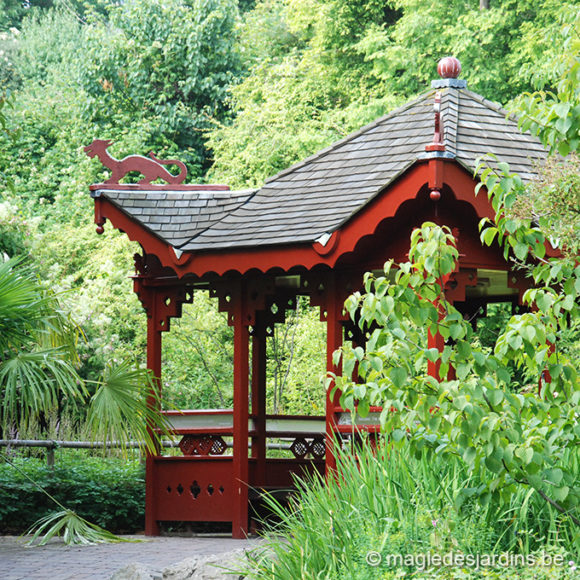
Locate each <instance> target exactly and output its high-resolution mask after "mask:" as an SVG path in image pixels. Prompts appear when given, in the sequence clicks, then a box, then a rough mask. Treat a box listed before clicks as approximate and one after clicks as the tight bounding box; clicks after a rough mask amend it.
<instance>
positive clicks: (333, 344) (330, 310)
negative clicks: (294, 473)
mask: <svg viewBox="0 0 580 580" xmlns="http://www.w3.org/2000/svg"><path fill="white" fill-rule="evenodd" d="M342 307H343V303H342V301H341V300H340V298H339V291H338V288H337V287H336V280H335V277H334V274H332V275H331V276H330V277H329V279H328V288H327V294H326V371H327V372H332V373H340V366H339V367H336V366H335V365H334V363H333V360H332V359H333V353H334V351H335V350H336V349H337V348H339V347H341V346H342V324H341V322H340V314H341V312H342ZM333 387H334V383H331V384H330V385H329V387H328V391H327V393H326V475H327V476H328V475H329V473H330V472H331V471H334V470H335V469H336V455H335V451H334V446H335V443H336V442H335V438H336V431H335V429H334V422H335V415H336V408H337V407H339V405H340V394H339V393H336V394H335V395H334V397H331V396H330V392H331V391H332V388H333Z"/></svg>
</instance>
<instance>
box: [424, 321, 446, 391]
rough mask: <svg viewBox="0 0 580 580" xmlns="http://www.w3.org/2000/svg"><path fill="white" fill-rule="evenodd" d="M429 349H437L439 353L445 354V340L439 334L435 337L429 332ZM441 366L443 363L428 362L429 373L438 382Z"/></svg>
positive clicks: (438, 361)
mask: <svg viewBox="0 0 580 580" xmlns="http://www.w3.org/2000/svg"><path fill="white" fill-rule="evenodd" d="M427 348H436V349H437V350H438V351H439V352H443V349H444V348H445V339H444V338H443V337H442V336H441V335H440V334H439V333H438V332H437V333H436V334H435V335H433V334H431V331H427ZM440 366H441V361H440V360H437V361H435V362H431V361H428V362H427V372H428V373H429V375H431V376H432V377H434V378H435V379H437V380H440V377H439V367H440Z"/></svg>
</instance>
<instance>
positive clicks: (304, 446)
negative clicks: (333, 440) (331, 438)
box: [290, 437, 326, 459]
mask: <svg viewBox="0 0 580 580" xmlns="http://www.w3.org/2000/svg"><path fill="white" fill-rule="evenodd" d="M290 451H292V454H293V455H294V457H296V459H304V458H305V457H306V456H307V455H308V454H310V455H312V457H314V458H315V459H323V458H324V454H325V453H326V445H325V443H324V438H322V437H314V438H313V439H310V440H308V439H305V438H304V437H296V439H294V441H293V442H292V445H290Z"/></svg>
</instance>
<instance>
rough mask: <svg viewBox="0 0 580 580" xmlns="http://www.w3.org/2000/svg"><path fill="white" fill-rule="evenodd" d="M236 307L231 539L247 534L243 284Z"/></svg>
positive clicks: (246, 332) (246, 331) (246, 371)
mask: <svg viewBox="0 0 580 580" xmlns="http://www.w3.org/2000/svg"><path fill="white" fill-rule="evenodd" d="M237 290H238V291H237V295H235V297H234V300H235V306H234V321H233V322H234V458H233V468H234V473H233V481H234V497H235V501H234V505H233V517H232V537H234V538H245V537H246V536H247V533H248V476H249V463H248V418H249V413H248V405H249V401H248V395H249V370H250V369H249V336H250V335H249V329H248V326H247V325H246V324H245V322H246V321H245V320H244V304H245V296H244V292H243V287H242V284H241V283H240V284H239V285H238V288H237Z"/></svg>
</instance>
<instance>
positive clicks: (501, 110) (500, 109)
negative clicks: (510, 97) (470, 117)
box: [462, 89, 519, 123]
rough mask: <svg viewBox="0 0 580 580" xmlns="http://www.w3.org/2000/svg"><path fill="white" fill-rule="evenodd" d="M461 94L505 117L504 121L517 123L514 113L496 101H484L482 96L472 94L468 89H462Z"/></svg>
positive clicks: (517, 119) (517, 118)
mask: <svg viewBox="0 0 580 580" xmlns="http://www.w3.org/2000/svg"><path fill="white" fill-rule="evenodd" d="M462 92H464V93H465V94H466V95H468V96H469V97H471V98H472V99H473V100H474V101H477V102H478V103H480V104H482V105H485V106H486V107H487V108H488V109H491V110H493V111H495V112H496V113H501V114H502V115H504V116H505V118H506V119H509V120H510V121H515V122H516V123H517V122H518V121H519V117H518V116H517V115H516V114H515V113H512V112H511V111H508V110H507V109H506V108H505V107H503V106H502V105H501V104H500V103H498V102H496V101H490V100H489V99H486V98H485V97H484V96H483V95H480V94H479V93H474V92H473V91H470V90H469V89H462Z"/></svg>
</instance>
